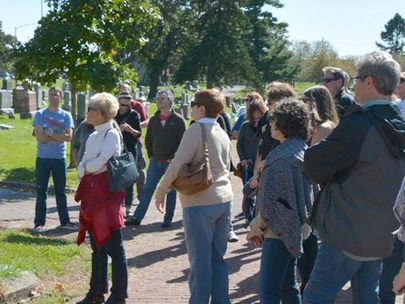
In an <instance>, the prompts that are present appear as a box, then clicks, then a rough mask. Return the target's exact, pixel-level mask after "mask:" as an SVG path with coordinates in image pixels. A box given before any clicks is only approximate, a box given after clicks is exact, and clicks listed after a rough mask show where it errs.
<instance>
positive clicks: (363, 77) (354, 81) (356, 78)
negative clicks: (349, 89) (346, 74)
mask: <svg viewBox="0 0 405 304" xmlns="http://www.w3.org/2000/svg"><path fill="white" fill-rule="evenodd" d="M368 76H370V75H364V76H353V77H351V78H352V82H353V83H356V82H357V80H358V79H360V80H361V81H364V79H366V78H367V77H368Z"/></svg>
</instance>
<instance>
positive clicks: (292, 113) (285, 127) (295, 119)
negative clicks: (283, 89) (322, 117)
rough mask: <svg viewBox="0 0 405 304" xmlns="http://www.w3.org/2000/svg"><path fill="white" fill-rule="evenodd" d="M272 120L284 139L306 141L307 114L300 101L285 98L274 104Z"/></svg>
mask: <svg viewBox="0 0 405 304" xmlns="http://www.w3.org/2000/svg"><path fill="white" fill-rule="evenodd" d="M273 120H274V123H275V124H276V127H277V129H278V130H279V131H280V132H281V133H283V135H284V136H285V137H286V138H292V137H299V138H301V139H303V140H307V139H308V137H309V133H310V123H309V112H308V110H307V107H306V106H305V104H304V103H303V102H302V101H299V100H296V99H294V98H285V99H282V100H281V101H279V102H277V103H276V106H275V108H274V112H273Z"/></svg>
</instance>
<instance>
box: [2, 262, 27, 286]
mask: <svg viewBox="0 0 405 304" xmlns="http://www.w3.org/2000/svg"><path fill="white" fill-rule="evenodd" d="M21 272H22V270H21V269H18V268H16V267H14V266H11V265H1V264H0V282H1V281H4V280H10V279H14V278H16V277H19V276H20V275H21Z"/></svg>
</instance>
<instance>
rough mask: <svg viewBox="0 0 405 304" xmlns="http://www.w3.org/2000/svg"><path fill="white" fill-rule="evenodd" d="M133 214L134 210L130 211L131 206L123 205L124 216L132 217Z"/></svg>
mask: <svg viewBox="0 0 405 304" xmlns="http://www.w3.org/2000/svg"><path fill="white" fill-rule="evenodd" d="M133 215H134V212H133V211H132V209H131V207H129V208H127V207H125V217H132V216H133Z"/></svg>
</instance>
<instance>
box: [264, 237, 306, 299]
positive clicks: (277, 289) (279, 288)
mask: <svg viewBox="0 0 405 304" xmlns="http://www.w3.org/2000/svg"><path fill="white" fill-rule="evenodd" d="M296 264H297V259H296V258H294V257H293V256H292V255H291V253H290V252H289V251H288V249H287V247H285V245H284V243H283V241H282V240H279V239H271V238H266V239H264V242H263V248H262V259H261V262H260V276H259V297H260V304H273V303H281V302H282V303H283V304H300V303H301V295H300V291H299V289H298V286H297V278H296V276H295V268H296Z"/></svg>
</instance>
